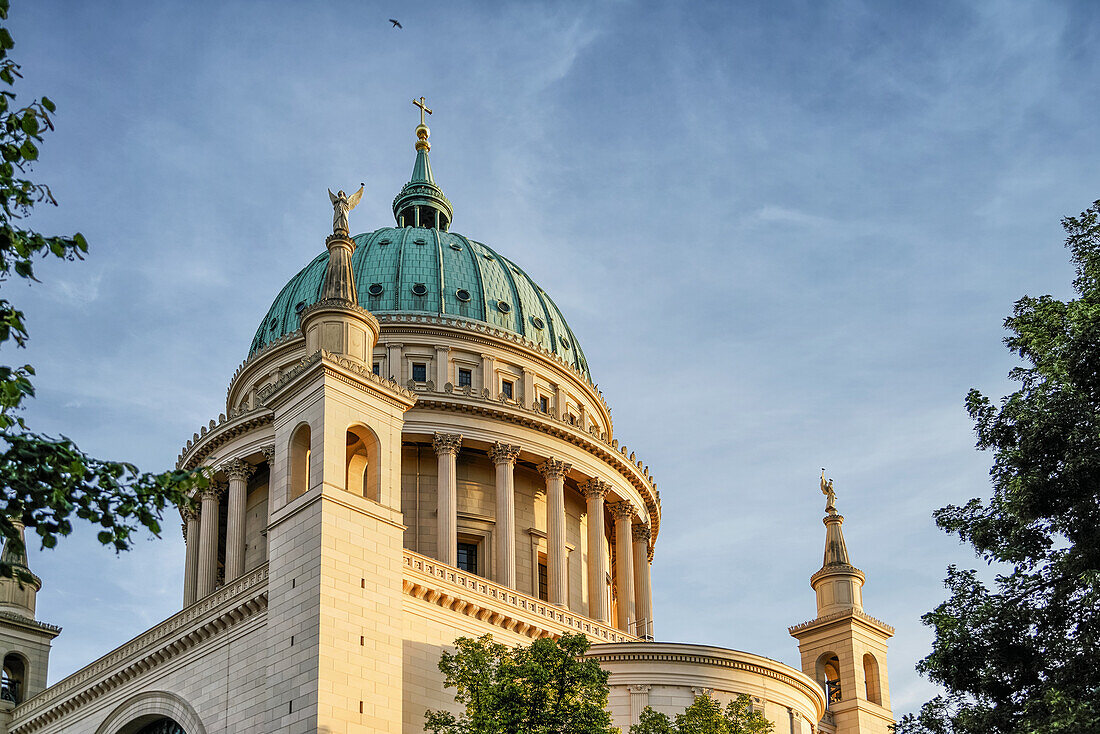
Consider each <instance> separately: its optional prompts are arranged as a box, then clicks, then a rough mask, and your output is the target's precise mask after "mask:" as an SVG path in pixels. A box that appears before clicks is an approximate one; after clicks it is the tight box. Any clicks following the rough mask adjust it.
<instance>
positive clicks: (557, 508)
mask: <svg viewBox="0 0 1100 734" xmlns="http://www.w3.org/2000/svg"><path fill="white" fill-rule="evenodd" d="M571 468H573V467H572V464H567V463H566V462H564V461H559V460H558V459H554V458H550V459H547V460H546V461H545V462H544V463H542V464H540V465H539V472H540V473H541V474H542V475H543V476H544V477H546V586H547V592H548V596H549V600H550V603H551V604H557V605H559V606H565V592H566V589H567V588H568V583H569V579H568V576H567V568H566V563H565V475H566V474H568V473H569V470H570V469H571Z"/></svg>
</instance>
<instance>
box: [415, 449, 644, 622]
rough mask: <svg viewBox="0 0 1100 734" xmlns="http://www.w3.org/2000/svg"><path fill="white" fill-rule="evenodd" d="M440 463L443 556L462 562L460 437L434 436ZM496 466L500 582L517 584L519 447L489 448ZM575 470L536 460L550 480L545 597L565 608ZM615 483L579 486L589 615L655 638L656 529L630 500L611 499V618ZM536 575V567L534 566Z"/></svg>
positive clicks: (553, 460)
mask: <svg viewBox="0 0 1100 734" xmlns="http://www.w3.org/2000/svg"><path fill="white" fill-rule="evenodd" d="M432 446H433V448H434V449H435V453H436V457H437V460H438V484H437V497H438V513H437V523H438V524H437V533H438V539H439V540H438V545H437V547H438V560H439V561H441V562H443V563H446V564H448V565H451V566H454V565H456V564H457V554H458V514H457V512H458V482H457V474H456V471H455V465H456V460H457V456H458V453H459V451H461V448H462V436H461V435H460V434H456V433H436V434H435V435H434V436H433V438H432ZM488 453H489V459H490V460H491V461H492V462H493V464H494V467H495V470H496V472H495V479H496V522H495V531H494V533H493V536H494V538H493V539H494V547H493V555H494V556H495V558H496V573H495V578H494V580H495V581H496V582H497V583H499V584H501V585H502V586H507V587H509V588H513V589H514V588H516V534H515V526H516V521H515V518H516V499H515V480H514V469H515V465H516V459H517V457H518V456H519V453H520V447H519V446H516V445H512V444H506V443H501V442H497V443H496V444H494V445H493V446H492V447H491V448H490V449H489V452H488ZM571 469H572V465H571V464H569V463H568V462H565V461H562V460H560V459H556V458H553V457H550V458H547V459H545V460H544V461H543V462H542V463H541V464H539V465H538V471H539V473H540V474H542V476H543V478H544V480H545V481H546V577H547V578H546V580H547V601H549V602H550V603H551V604H556V605H560V606H565V604H566V603H567V598H566V592H567V589H568V559H567V553H568V550H567V547H566V540H565V531H566V514H565V477H566V475H568V473H569V471H570V470H571ZM610 490H611V484H610V483H608V482H606V481H603V480H602V479H599V478H596V477H593V478H590V479H589V480H588V481H587V482H585V483H584V484H583V485H582V486H581V492H582V493H583V494H584V496H585V499H586V502H587V514H588V551H589V552H588V605H589V606H588V616H589V617H591V618H592V619H596V620H599V621H600V622H603V623H605V624H612V623H613V624H615V625H616V626H617V627H619V629H622V630H624V631H627V632H631V633H633V634H636V635H637V636H639V637H643V638H651V637H652V634H653V613H652V601H651V594H650V580H649V544H650V529H649V526H648V525H647V524H644V523H635V522H634V515H635V514H636V508H635V507H634V505H633V504H632V503H630V502H629V501H626V500H619V501H617V502H613V503H611V504H610V505H609V506H608V507H607V509H608V510H609V511H610V513H611V515H612V517H613V518H614V523H615V544H614V552H613V555H614V562H615V574H614V577H615V581H616V588H615V597H616V601H617V604H616V606H617V610H618V614H617V619H615V620H612V619H611V610H610V609H609V608H608V599H607V594H606V591H605V586H604V584H605V579H606V578H607V571H608V568H607V557H606V555H605V554H604V552H603V539H604V538H605V537H606V529H605V525H604V509H605V502H604V500H605V498H606V497H607V494H608V492H609V491H610ZM533 571H535V572H536V573H537V569H533Z"/></svg>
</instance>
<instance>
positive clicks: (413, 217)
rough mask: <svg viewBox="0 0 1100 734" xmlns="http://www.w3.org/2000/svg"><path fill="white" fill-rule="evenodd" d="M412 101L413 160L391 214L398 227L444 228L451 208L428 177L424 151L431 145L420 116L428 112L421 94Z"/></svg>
mask: <svg viewBox="0 0 1100 734" xmlns="http://www.w3.org/2000/svg"><path fill="white" fill-rule="evenodd" d="M413 104H414V105H415V106H417V107H419V108H420V124H419V125H417V126H416V144H415V145H414V146H413V148H415V150H416V160H415V161H414V162H413V170H412V176H411V177H410V178H409V182H408V183H407V184H405V186H404V188H402V189H401V193H399V194H398V195H397V198H395V199H394V200H393V216H394V218H395V219H397V226H399V227H424V228H435V229H441V230H443V231H447V230H448V229H449V228H450V226H451V220H452V218H453V215H454V209H453V208H452V207H451V202H450V201H448V200H447V197H446V196H444V195H443V191H442V189H440V188H439V187H438V186H437V185H436V183H435V177H434V176H432V163H431V160H430V159H429V158H428V151H430V150H431V149H432V144H431V143H430V142H429V141H428V137H429V136H430V135H431V130H429V129H428V126H427V124H425V117H424V115H430V114H432V110H431V108H429V107H428V104H427V102H426V100H425V99H424V97H421V98H420V99H414V100H413Z"/></svg>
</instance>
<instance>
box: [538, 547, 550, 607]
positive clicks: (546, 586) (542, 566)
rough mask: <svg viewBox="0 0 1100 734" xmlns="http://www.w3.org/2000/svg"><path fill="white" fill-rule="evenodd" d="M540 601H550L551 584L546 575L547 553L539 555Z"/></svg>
mask: <svg viewBox="0 0 1100 734" xmlns="http://www.w3.org/2000/svg"><path fill="white" fill-rule="evenodd" d="M539 599H542V600H543V601H550V582H549V580H548V579H547V574H546V554H545V553H539Z"/></svg>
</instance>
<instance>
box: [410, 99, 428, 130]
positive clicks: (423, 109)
mask: <svg viewBox="0 0 1100 734" xmlns="http://www.w3.org/2000/svg"><path fill="white" fill-rule="evenodd" d="M413 104H414V105H416V106H417V107H419V108H420V124H421V125H423V124H424V113H425V112H427V113H428V114H429V115H430V114H432V111H431V110H429V109H428V106H427V105H426V104H424V98H423V97H421V98H420V99H419V100H416V99H414V100H413Z"/></svg>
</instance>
